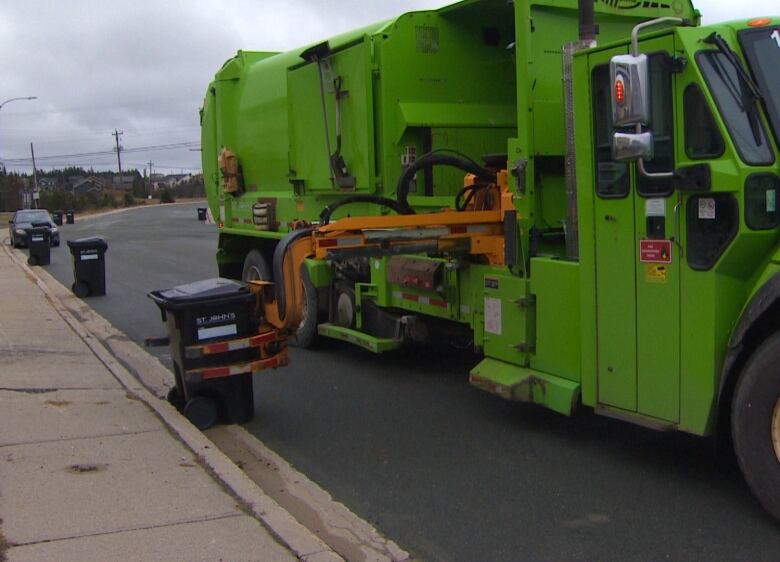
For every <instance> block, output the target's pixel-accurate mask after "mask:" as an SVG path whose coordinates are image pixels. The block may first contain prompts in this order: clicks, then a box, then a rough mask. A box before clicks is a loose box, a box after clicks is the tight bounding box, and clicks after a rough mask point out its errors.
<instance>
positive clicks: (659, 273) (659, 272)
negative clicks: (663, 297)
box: [645, 263, 669, 283]
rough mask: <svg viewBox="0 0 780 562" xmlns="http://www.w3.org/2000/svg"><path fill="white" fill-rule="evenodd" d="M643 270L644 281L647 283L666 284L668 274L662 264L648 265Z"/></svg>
mask: <svg viewBox="0 0 780 562" xmlns="http://www.w3.org/2000/svg"><path fill="white" fill-rule="evenodd" d="M645 268H646V269H645V281H647V282H648V283H666V281H667V280H668V278H669V276H668V273H669V272H668V271H667V269H666V266H665V265H663V264H660V263H649V264H647V265H646V266H645Z"/></svg>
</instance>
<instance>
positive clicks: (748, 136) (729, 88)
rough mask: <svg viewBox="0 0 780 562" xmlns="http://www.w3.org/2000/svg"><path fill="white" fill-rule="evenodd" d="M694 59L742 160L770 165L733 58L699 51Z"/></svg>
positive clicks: (768, 152)
mask: <svg viewBox="0 0 780 562" xmlns="http://www.w3.org/2000/svg"><path fill="white" fill-rule="evenodd" d="M696 60H697V62H698V63H699V68H700V69H701V72H702V74H703V75H704V79H705V80H706V82H707V85H708V86H709V88H710V91H711V92H712V97H713V98H715V103H716V104H717V106H718V110H719V111H720V114H721V117H722V118H723V121H724V122H725V123H726V128H727V129H728V130H729V134H730V135H731V139H732V140H733V141H734V145H735V146H736V149H737V152H738V153H739V155H740V157H741V158H742V160H744V161H745V162H746V163H748V164H753V165H768V164H772V163H773V162H774V161H775V158H774V154H773V153H772V149H771V147H770V146H769V142H768V139H767V135H766V131H765V129H764V125H763V124H762V123H761V121H760V120H759V119H758V118H757V111H756V105H755V104H754V103H753V102H754V98H753V96H752V93H751V92H749V85H748V84H747V83H746V82H745V80H744V79H743V78H742V77H741V76H740V71H739V68H738V67H737V66H736V64H735V61H734V60H733V59H731V58H730V57H729V56H728V54H727V53H724V52H723V51H722V50H718V51H701V52H700V53H699V54H698V55H697V56H696ZM737 64H739V63H738V61H737ZM749 94H750V95H749Z"/></svg>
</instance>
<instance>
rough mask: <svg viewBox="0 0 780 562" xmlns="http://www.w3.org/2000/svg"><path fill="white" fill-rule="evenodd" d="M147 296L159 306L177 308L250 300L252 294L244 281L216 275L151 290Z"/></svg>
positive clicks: (252, 297)
mask: <svg viewBox="0 0 780 562" xmlns="http://www.w3.org/2000/svg"><path fill="white" fill-rule="evenodd" d="M149 298H150V299H152V300H153V301H154V302H156V303H157V305H158V306H160V308H165V309H168V310H177V309H183V308H189V307H191V306H197V305H199V304H217V303H223V302H232V301H236V300H237V301H242V300H252V299H254V296H253V295H252V293H250V292H249V289H248V288H247V286H246V285H245V284H244V283H240V282H238V281H233V280H232V279H223V278H221V277H217V278H215V279H205V280H203V281H195V282H194V283H188V284H186V285H179V286H177V287H174V288H172V289H167V290H164V291H152V292H151V293H149Z"/></svg>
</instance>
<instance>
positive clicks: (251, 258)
mask: <svg viewBox="0 0 780 562" xmlns="http://www.w3.org/2000/svg"><path fill="white" fill-rule="evenodd" d="M272 278H273V275H272V273H271V267H270V266H269V265H268V262H267V261H266V259H265V257H264V256H263V254H261V253H260V251H259V250H251V251H250V252H249V253H248V254H247V255H246V259H245V260H244V270H243V274H242V275H241V279H242V280H243V281H244V282H246V281H258V280H261V281H271V280H272ZM303 300H304V302H303V316H302V320H301V323H300V325H299V326H298V329H297V330H296V331H295V337H294V338H293V339H292V342H291V343H294V344H295V345H297V346H298V347H302V348H304V349H308V348H310V347H314V346H315V345H316V343H317V290H316V289H315V288H314V285H312V283H311V281H310V280H309V276H308V274H304V275H303Z"/></svg>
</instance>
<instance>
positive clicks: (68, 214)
mask: <svg viewBox="0 0 780 562" xmlns="http://www.w3.org/2000/svg"><path fill="white" fill-rule="evenodd" d="M65 222H66V223H67V224H73V223H75V222H76V218H75V211H74V210H73V209H68V210H67V211H65Z"/></svg>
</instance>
